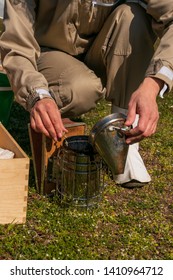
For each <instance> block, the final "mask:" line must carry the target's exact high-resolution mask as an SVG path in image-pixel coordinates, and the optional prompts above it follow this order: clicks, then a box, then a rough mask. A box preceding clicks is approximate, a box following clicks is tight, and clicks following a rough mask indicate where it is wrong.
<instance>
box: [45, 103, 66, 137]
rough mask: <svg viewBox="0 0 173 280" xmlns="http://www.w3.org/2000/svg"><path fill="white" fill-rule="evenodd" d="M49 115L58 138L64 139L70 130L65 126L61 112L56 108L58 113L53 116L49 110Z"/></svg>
mask: <svg viewBox="0 0 173 280" xmlns="http://www.w3.org/2000/svg"><path fill="white" fill-rule="evenodd" d="M47 113H48V115H49V118H50V120H51V123H52V126H53V127H54V130H55V133H56V135H57V138H62V137H63V135H64V134H65V133H67V132H68V130H67V129H66V128H65V126H64V124H63V121H62V118H61V114H60V112H59V110H57V108H56V111H55V112H54V114H52V112H50V111H49V110H48V112H47Z"/></svg>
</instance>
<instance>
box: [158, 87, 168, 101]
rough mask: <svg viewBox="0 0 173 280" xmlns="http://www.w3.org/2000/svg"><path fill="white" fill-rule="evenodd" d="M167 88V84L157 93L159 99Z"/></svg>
mask: <svg viewBox="0 0 173 280" xmlns="http://www.w3.org/2000/svg"><path fill="white" fill-rule="evenodd" d="M167 88H168V86H167V84H164V86H163V88H162V89H161V91H160V92H159V96H160V97H161V98H163V95H164V93H165V91H167Z"/></svg>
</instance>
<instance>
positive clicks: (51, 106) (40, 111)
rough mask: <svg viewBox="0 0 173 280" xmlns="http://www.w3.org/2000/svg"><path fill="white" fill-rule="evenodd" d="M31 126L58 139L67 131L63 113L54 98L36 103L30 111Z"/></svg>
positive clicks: (55, 139)
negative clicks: (62, 116)
mask: <svg viewBox="0 0 173 280" xmlns="http://www.w3.org/2000/svg"><path fill="white" fill-rule="evenodd" d="M30 122H31V127H32V128H33V129H34V130H35V131H36V132H40V133H43V134H45V135H46V136H47V137H50V138H52V139H54V141H58V140H59V139H61V138H62V136H63V134H64V133H65V132H67V129H66V128H65V127H64V125H63V122H62V119H61V114H60V112H59V110H58V107H57V105H56V103H55V101H54V100H53V99H50V98H44V99H41V100H39V101H37V102H36V103H35V105H34V106H33V108H32V109H31V113H30Z"/></svg>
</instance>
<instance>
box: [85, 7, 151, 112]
mask: <svg viewBox="0 0 173 280" xmlns="http://www.w3.org/2000/svg"><path fill="white" fill-rule="evenodd" d="M155 40H156V36H155V34H154V33H153V32H152V28H151V19H150V17H149V16H148V15H147V13H146V11H145V10H144V9H143V8H142V7H141V6H140V5H139V4H136V3H128V4H122V5H119V6H118V7H117V8H116V9H115V10H114V11H113V12H112V13H111V15H110V16H109V17H108V19H107V21H106V22H105V24H104V26H103V28H102V30H101V31H100V33H99V34H98V36H97V38H96V39H95V41H94V43H93V45H92V47H91V48H90V50H89V51H88V53H87V56H86V62H87V65H88V66H89V67H90V68H91V69H93V70H94V71H95V72H96V74H97V75H98V76H100V77H101V78H103V79H104V81H105V84H106V90H107V94H106V98H107V100H109V101H111V102H112V103H113V104H114V105H116V106H119V107H120V108H125V109H127V108H128V103H129V99H130V97H131V95H132V93H133V92H134V91H135V90H136V89H137V88H138V86H139V85H140V83H141V82H142V80H143V79H144V76H145V72H146V70H147V67H148V65H149V62H150V60H151V57H152V55H153V53H154V43H155ZM103 75H104V76H106V78H105V77H103Z"/></svg>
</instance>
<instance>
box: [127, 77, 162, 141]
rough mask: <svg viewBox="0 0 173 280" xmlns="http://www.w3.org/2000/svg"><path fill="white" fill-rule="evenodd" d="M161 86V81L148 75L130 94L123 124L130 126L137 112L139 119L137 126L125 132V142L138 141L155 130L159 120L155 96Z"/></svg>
mask: <svg viewBox="0 0 173 280" xmlns="http://www.w3.org/2000/svg"><path fill="white" fill-rule="evenodd" d="M162 87H163V81H161V80H159V79H155V78H150V77H148V78H145V79H144V81H143V83H142V84H141V85H140V86H139V88H138V89H137V90H136V91H135V92H134V93H133V94H132V96H131V99H130V102H129V107H128V115H127V119H126V122H125V125H127V126H131V125H132V124H133V122H134V121H135V117H136V114H139V121H138V124H137V126H136V127H135V128H133V129H131V130H130V131H129V132H128V133H127V139H126V142H127V144H133V143H136V142H139V141H141V140H142V139H144V138H145V137H149V136H151V135H152V134H154V133H155V132H156V129H157V123H158V120H159V112H158V106H157V101H156V98H157V95H158V93H159V92H160V90H161V89H162Z"/></svg>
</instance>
